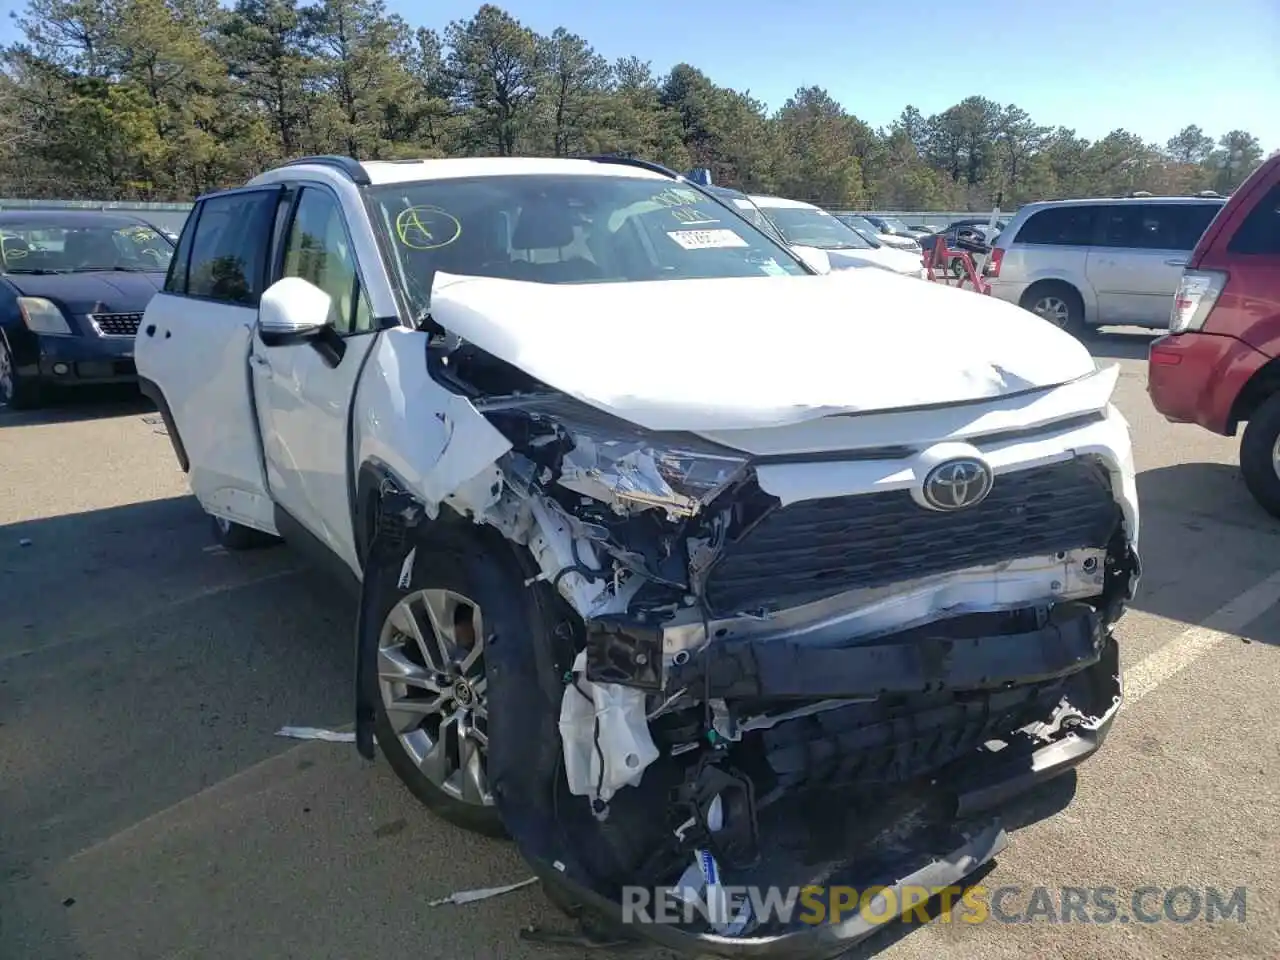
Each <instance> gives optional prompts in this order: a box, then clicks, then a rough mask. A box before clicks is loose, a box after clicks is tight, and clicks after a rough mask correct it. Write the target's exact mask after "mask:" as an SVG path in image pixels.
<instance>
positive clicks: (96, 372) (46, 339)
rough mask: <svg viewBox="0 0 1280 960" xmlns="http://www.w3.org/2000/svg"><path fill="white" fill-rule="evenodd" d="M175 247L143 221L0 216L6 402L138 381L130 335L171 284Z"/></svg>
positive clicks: (77, 214)
mask: <svg viewBox="0 0 1280 960" xmlns="http://www.w3.org/2000/svg"><path fill="white" fill-rule="evenodd" d="M173 249H174V244H173V241H172V240H171V239H170V238H169V237H168V236H167V235H166V234H165V233H164V232H163V231H162V230H160V229H159V228H158V227H156V226H154V225H153V224H150V223H147V222H146V221H145V220H140V219H138V218H137V217H132V216H127V215H123V214H113V213H104V212H99V211H90V210H76V211H63V210H58V211H42V210H23V211H10V212H5V213H0V403H6V404H8V405H10V406H12V407H15V408H30V407H34V406H38V405H39V404H40V403H41V402H42V401H43V400H44V399H45V398H46V396H47V395H48V393H49V391H50V389H51V388H57V387H62V386H73V385H77V384H85V383H113V382H124V381H132V380H134V379H135V378H136V372H135V369H134V365H133V337H134V334H135V333H136V332H137V330H138V324H139V322H140V321H141V320H142V313H143V311H144V310H145V309H146V307H147V303H148V302H149V301H150V300H151V298H152V296H154V295H155V293H156V291H157V290H159V289H160V288H161V287H162V286H163V285H164V278H165V273H166V271H167V270H168V268H169V261H170V260H171V259H172V258H173Z"/></svg>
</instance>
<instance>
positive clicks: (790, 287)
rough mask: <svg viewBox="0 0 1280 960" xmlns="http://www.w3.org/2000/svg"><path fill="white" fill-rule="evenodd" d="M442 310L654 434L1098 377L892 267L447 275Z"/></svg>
mask: <svg viewBox="0 0 1280 960" xmlns="http://www.w3.org/2000/svg"><path fill="white" fill-rule="evenodd" d="M431 314H432V317H433V318H434V319H435V321H436V322H437V323H439V324H440V325H442V326H443V327H445V328H446V329H447V330H449V331H450V332H451V333H454V334H456V335H458V336H460V337H462V338H463V339H465V340H467V341H469V342H471V343H473V344H475V345H476V346H478V347H480V348H481V349H483V350H485V351H487V352H489V353H491V354H493V355H494V356H496V357H499V358H500V359H502V360H505V361H507V362H508V363H511V364H513V365H515V366H516V367H519V368H520V369H521V370H523V371H525V372H526V373H528V374H529V375H531V376H533V377H536V378H537V379H538V380H541V381H542V382H543V383H546V384H548V385H550V386H552V387H555V388H556V389H559V390H562V391H564V392H565V393H567V394H569V395H571V396H573V397H576V398H577V399H579V400H581V401H583V402H585V403H587V404H590V405H591V406H593V407H596V408H597V409H600V410H604V411H606V412H608V413H611V414H613V415H615V416H618V417H621V418H623V419H625V420H629V421H631V422H632V423H636V424H639V425H640V426H642V427H645V428H647V429H650V430H688V431H703V430H733V429H747V428H753V427H756V428H758V427H767V426H784V425H787V424H793V423H799V422H801V421H804V420H811V419H814V418H817V417H823V416H828V415H831V414H835V413H851V412H858V411H869V410H877V411H883V410H891V409H897V408H904V407H918V406H924V405H930V404H943V403H955V402H961V401H973V400H981V399H988V398H996V397H1000V396H1004V395H1007V394H1010V393H1020V392H1024V391H1027V390H1033V389H1036V388H1040V387H1048V386H1054V385H1057V384H1061V383H1065V382H1067V381H1070V380H1075V379H1077V378H1078V377H1082V376H1085V375H1087V374H1090V373H1092V372H1093V371H1094V369H1095V366H1094V362H1093V358H1092V357H1091V356H1090V355H1089V351H1088V350H1086V349H1085V347H1084V346H1083V345H1082V344H1081V343H1080V342H1079V341H1077V340H1076V339H1075V338H1073V337H1071V336H1070V335H1068V334H1066V333H1063V332H1062V331H1061V330H1058V329H1057V328H1055V327H1053V326H1051V325H1050V324H1048V323H1046V322H1045V321H1043V320H1041V319H1040V318H1039V317H1037V316H1035V315H1034V314H1031V313H1028V312H1027V311H1026V310H1023V309H1022V308H1020V307H1017V306H1014V305H1013V304H1009V303H1005V302H1004V301H1001V300H996V299H994V298H992V297H987V296H981V295H979V294H976V293H972V292H970V291H965V290H957V289H953V288H950V287H947V286H945V285H943V284H937V283H928V282H925V281H921V280H917V279H913V278H909V277H903V276H898V275H896V274H893V273H890V272H889V271H887V270H842V271H838V272H836V273H832V274H829V275H827V276H808V275H806V276H798V277H763V276H762V277H748V278H741V279H716V280H667V281H652V282H645V283H625V284H624V283H598V284H577V285H566V284H541V283H529V282H524V281H517V280H497V279H489V278H479V277H463V276H457V275H451V274H445V273H437V274H436V275H435V283H434V287H433V290H432V299H431Z"/></svg>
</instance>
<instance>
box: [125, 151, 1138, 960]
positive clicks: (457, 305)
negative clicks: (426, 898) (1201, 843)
mask: <svg viewBox="0 0 1280 960" xmlns="http://www.w3.org/2000/svg"><path fill="white" fill-rule="evenodd" d="M783 220H784V222H788V221H787V220H786V218H783ZM779 334H782V335H781V336H779ZM136 357H137V365H138V371H139V374H140V376H141V377H142V379H143V386H144V390H145V391H146V393H147V394H148V395H149V396H150V397H151V398H152V399H153V400H154V401H155V402H156V403H157V405H158V406H159V408H160V411H161V413H162V415H163V417H164V420H165V423H166V426H167V429H168V434H169V436H170V438H171V440H172V443H173V446H174V451H175V453H176V455H177V458H178V460H179V463H180V464H181V466H182V467H183V469H185V470H186V471H187V473H188V476H189V480H190V484H191V488H192V490H193V491H194V493H195V496H196V498H197V499H198V501H199V503H200V505H201V506H202V507H203V508H204V510H206V511H207V512H208V513H209V514H210V515H211V516H212V517H213V522H212V527H213V530H214V531H215V534H216V536H217V538H218V539H219V540H220V541H221V542H222V543H223V544H225V545H226V546H227V547H229V548H245V547H252V546H258V545H263V544H267V543H274V542H276V541H277V540H278V539H280V538H283V539H284V540H286V541H288V542H289V543H290V544H291V545H293V546H294V547H295V548H296V549H299V550H302V551H305V552H307V553H309V554H310V555H312V556H314V557H315V558H316V559H317V560H318V561H321V562H323V563H325V564H326V565H328V566H329V567H331V568H332V569H333V570H334V571H335V572H336V573H337V574H338V575H339V576H340V577H341V579H342V580H343V581H344V582H345V583H348V584H349V585H351V586H352V588H353V589H354V590H355V591H356V592H357V594H358V596H359V598H360V599H359V608H358V615H357V622H356V629H355V635H356V641H355V651H354V653H355V656H354V658H353V659H354V661H355V663H356V670H355V673H356V683H355V689H356V697H355V700H356V704H355V706H356V738H357V747H358V749H359V750H360V752H361V753H362V754H363V755H364V756H366V757H369V758H372V757H373V756H374V755H375V749H374V747H375V740H376V747H377V752H379V753H381V754H382V755H383V756H384V757H385V759H386V760H387V762H388V763H389V764H390V765H391V766H392V768H393V769H394V770H395V772H396V773H397V774H398V775H399V776H400V778H401V779H402V780H403V781H404V783H405V784H406V785H407V786H408V787H409V789H410V790H412V791H413V793H414V794H415V795H416V796H417V797H418V798H419V799H420V800H421V801H422V802H423V803H424V804H426V805H427V806H428V807H430V808H431V809H433V810H435V811H437V812H438V813H439V814H441V815H443V816H445V817H447V818H449V819H450V820H452V821H454V822H455V823H458V824H462V825H464V826H466V827H470V828H473V829H477V830H481V831H485V832H488V833H492V834H503V833H505V834H507V835H509V836H510V837H512V838H513V839H514V840H515V842H516V844H517V845H518V847H519V849H520V851H521V852H522V854H523V855H524V857H525V858H526V859H527V860H528V861H529V862H530V863H531V864H532V865H533V867H534V869H535V870H536V872H537V874H538V876H539V877H541V878H542V880H543V882H544V884H545V885H546V886H547V887H548V890H549V892H551V893H552V894H553V896H554V899H555V900H556V902H558V903H560V904H562V905H564V906H566V908H567V909H569V908H572V909H573V910H574V911H576V912H577V913H578V915H580V916H584V917H588V918H590V917H596V918H601V917H604V918H609V919H611V920H612V921H617V920H619V919H624V920H626V921H627V922H628V923H629V924H630V926H629V927H627V929H628V930H629V931H630V932H631V933H633V934H635V935H637V936H641V937H648V938H650V939H653V940H655V941H658V942H660V943H661V944H663V945H664V946H666V947H669V948H672V949H674V950H676V951H678V952H683V953H687V954H690V955H706V954H708V953H713V954H715V955H716V956H722V957H732V956H735V955H737V954H738V953H743V954H745V955H750V956H759V955H761V953H762V951H764V950H766V949H768V950H772V951H773V953H772V954H771V955H775V956H782V955H785V956H788V957H795V958H801V960H803V958H806V957H818V956H822V957H826V956H831V955H833V953H834V952H835V949H836V948H838V947H839V946H842V945H848V944H851V943H853V942H854V941H856V940H859V939H861V938H862V937H863V936H865V935H867V934H868V933H870V932H872V931H874V930H875V929H876V925H875V924H858V923H845V924H841V925H829V924H816V925H815V924H812V923H806V922H804V918H803V917H802V916H791V917H788V916H786V915H785V913H779V914H776V915H775V914H773V913H768V912H766V913H761V912H758V911H757V912H752V910H751V909H748V907H749V905H750V901H748V902H747V903H748V907H744V906H742V903H741V902H739V901H735V903H734V904H732V905H731V909H728V910H727V913H726V907H725V905H724V904H725V902H724V901H723V900H721V899H719V898H722V897H725V898H727V896H728V894H727V893H726V891H727V890H728V889H729V888H728V887H727V886H726V885H724V884H720V883H717V882H716V879H715V874H716V872H717V871H718V870H719V869H721V868H723V870H724V876H725V877H726V878H727V879H728V881H729V882H730V883H732V884H740V885H746V886H751V887H755V888H766V887H776V886H778V885H785V886H787V887H790V886H792V885H795V884H810V883H817V884H826V883H841V884H850V885H856V886H858V887H859V888H865V885H866V884H867V883H868V882H872V881H875V882H883V879H884V878H883V874H882V873H880V872H879V871H880V870H881V869H885V870H893V871H894V873H893V877H896V878H898V880H897V888H895V890H896V891H897V892H901V891H902V890H905V889H906V887H907V886H913V887H917V888H918V887H919V886H922V885H926V884H927V885H929V886H930V887H937V886H947V885H949V884H952V883H959V882H961V880H962V878H963V877H964V876H965V875H967V874H968V873H970V872H972V871H973V870H975V869H977V868H978V867H979V866H980V865H982V864H983V863H985V862H987V861H989V860H990V859H991V858H992V857H993V856H994V855H995V854H996V853H998V852H999V851H1000V850H1001V849H1003V847H1004V845H1005V843H1006V838H1005V834H1004V832H1003V830H1002V829H1001V827H1000V825H999V821H998V819H996V818H995V816H994V814H995V813H996V812H997V811H998V810H999V809H1000V807H1001V806H1002V805H1003V804H1004V803H1005V802H1006V801H1007V800H1008V799H1009V798H1011V797H1012V796H1014V795H1016V794H1019V793H1021V792H1023V791H1025V790H1026V789H1028V788H1029V787H1031V786H1032V785H1034V784H1036V783H1039V782H1040V781H1042V780H1044V779H1047V778H1049V777H1052V776H1054V775H1056V774H1058V773H1061V772H1063V771H1066V770H1068V769H1070V768H1071V767H1073V766H1075V765H1076V764H1078V763H1079V762H1081V761H1082V760H1084V759H1085V758H1086V757H1088V756H1090V755H1091V754H1092V753H1093V752H1094V751H1095V750H1096V749H1097V748H1098V746H1099V745H1100V744H1101V742H1102V740H1103V737H1104V736H1105V735H1106V733H1107V731H1108V729H1109V728H1110V726H1111V723H1112V720H1113V718H1114V717H1115V715H1116V712H1117V709H1118V707H1119V705H1120V699H1121V697H1120V681H1119V665H1118V664H1119V661H1118V652H1117V645H1116V640H1115V639H1114V637H1113V636H1112V630H1111V627H1112V624H1113V623H1114V622H1115V620H1116V619H1117V617H1119V616H1120V614H1121V612H1122V610H1123V609H1124V607H1125V605H1126V603H1127V601H1128V600H1129V599H1130V598H1131V597H1132V592H1133V589H1134V586H1135V584H1136V582H1137V577H1138V560H1137V553H1136V543H1137V535H1138V507H1137V499H1136V494H1135V488H1134V471H1133V460H1132V456H1131V450H1130V440H1129V433H1128V428H1127V425H1126V423H1125V421H1124V420H1123V418H1122V417H1121V416H1120V414H1119V413H1117V412H1116V410H1115V409H1114V408H1113V407H1112V405H1111V403H1110V397H1111V394H1112V391H1113V389H1114V388H1115V385H1116V380H1117V375H1118V368H1116V367H1109V368H1106V369H1098V368H1096V367H1095V364H1094V362H1093V360H1092V359H1091V357H1090V356H1089V353H1088V352H1087V351H1086V350H1085V348H1084V347H1083V346H1082V345H1081V344H1080V343H1078V342H1077V341H1075V340H1074V339H1073V338H1071V337H1069V336H1067V335H1066V334H1064V333H1062V332H1061V331H1059V330H1057V329H1055V328H1053V327H1051V326H1049V325H1048V324H1027V323H1026V322H1025V313H1024V312H1023V311H1022V310H1020V309H1019V308H1018V307H1016V306H1014V305H1012V304H1007V303H1003V302H1001V301H997V300H993V299H992V298H990V297H979V296H973V295H971V294H966V293H964V292H960V291H955V290H950V289H947V288H946V287H943V286H941V285H937V284H931V283H908V282H905V281H904V280H902V279H900V278H898V277H895V276H892V275H891V274H890V273H888V272H886V271H882V270H855V271H846V272H844V273H843V274H841V275H835V274H832V275H827V276H822V275H815V274H814V273H813V272H811V270H810V269H809V268H808V267H806V266H805V265H804V264H803V263H802V262H801V261H800V260H798V259H797V258H795V257H794V256H793V255H792V253H791V252H790V251H788V249H787V248H786V247H784V246H783V245H781V244H779V243H778V242H776V241H775V240H774V239H772V238H771V237H770V236H768V235H766V234H765V233H762V232H760V231H759V230H757V229H756V228H755V227H753V226H752V225H751V224H750V223H749V222H748V221H747V220H746V219H744V218H743V217H742V216H740V215H739V213H737V212H736V211H735V210H734V209H733V208H731V206H729V205H725V204H724V203H723V202H722V201H720V200H719V199H717V198H716V197H715V196H714V195H713V194H711V193H708V192H706V191H705V190H703V189H702V188H701V187H698V186H696V185H694V184H692V183H690V182H689V181H687V180H685V179H683V178H681V177H679V176H678V175H676V174H674V173H671V172H670V171H667V170H665V169H663V168H661V167H657V166H654V165H650V164H645V163H642V162H640V161H627V160H619V159H617V158H599V159H596V160H590V159H576V160H551V159H518V158H516V159H513V158H505V159H503V158H497V159H453V160H423V161H383V162H368V163H358V162H356V161H354V160H351V159H349V158H339V157H321V158H308V159H304V160H300V161H296V162H294V163H291V164H288V165H285V166H282V167H278V168H276V169H273V170H270V171H267V172H265V173H263V174H261V175H260V176H258V177H256V178H254V179H253V180H252V181H251V182H250V183H249V184H248V185H246V186H244V187H242V188H239V189H235V190H228V191H224V192H219V193H214V194H210V195H207V196H204V197H202V198H200V200H199V201H198V202H197V204H196V206H195V209H194V211H193V212H192V214H191V216H190V218H189V220H188V222H187V225H186V226H185V227H184V229H183V232H182V236H181V240H180V242H179V245H178V250H177V252H176V254H175V256H174V259H173V264H172V267H171V270H170V272H169V275H168V278H167V281H166V285H165V289H164V291H163V292H162V293H160V294H158V295H157V296H156V297H155V298H154V299H153V300H152V301H151V303H150V305H149V306H148V307H147V310H146V314H145V317H144V319H143V322H142V324H141V327H140V329H139V332H138V335H137V341H136ZM851 810H858V811H864V812H863V813H860V814H859V815H858V816H857V817H852V818H845V817H843V815H837V812H836V811H841V812H844V811H851ZM815 811H816V812H815ZM877 824H879V826H876V825H877ZM867 827H873V829H864V828H867ZM884 835H892V837H893V845H892V851H890V850H888V848H884V849H881V848H879V847H874V849H873V846H869V844H871V838H872V837H873V836H884ZM762 851H767V856H765V857H761V852H762ZM815 851H818V852H819V853H818V854H815ZM424 853H427V852H424V851H420V850H418V851H405V854H406V855H407V856H408V857H409V858H410V859H409V860H408V861H406V860H405V859H403V858H397V859H396V860H395V861H394V866H392V865H391V864H390V863H389V866H390V867H391V868H392V869H395V870H404V869H406V866H405V864H406V862H409V863H412V862H414V858H416V859H417V862H418V863H420V864H421V866H418V867H414V866H410V867H408V869H421V870H425V869H429V858H428V859H423V856H424ZM891 854H892V857H893V858H901V859H892V860H886V859H885V857H889V856H890V855H891ZM867 864H875V865H876V873H875V876H874V877H871V876H864V875H863V873H864V872H865V868H866V865H867ZM886 864H896V865H890V866H886ZM708 877H709V878H710V882H709V883H704V881H706V880H707V878H708ZM700 878H701V879H700ZM624 888H625V889H627V890H630V891H631V893H630V894H628V895H627V896H626V900H627V904H625V905H624V904H623V903H621V901H620V897H622V894H621V893H620V891H622V890H623V889H624ZM898 888H900V889H898ZM637 891H639V893H640V896H639V898H638V899H637V897H636V896H635V894H636V892H637ZM667 896H676V897H680V896H687V897H688V898H689V899H690V901H693V902H697V903H699V904H700V905H701V906H700V907H699V909H703V908H706V910H707V911H709V919H708V920H707V921H706V922H702V921H698V922H696V923H694V924H692V925H687V924H682V925H674V924H671V923H666V922H649V923H645V922H642V921H643V920H644V919H645V917H646V916H648V917H650V918H652V917H655V916H661V915H662V914H660V913H658V911H659V910H662V911H663V913H666V910H665V909H664V908H663V907H661V905H659V904H658V901H657V900H655V899H652V898H654V897H664V898H665V897H667ZM895 902H897V901H895ZM709 904H718V905H719V906H716V907H715V908H714V909H712V908H711V907H710V906H708V905H709ZM624 906H626V907H627V908H628V909H630V911H631V912H630V913H626V911H625V910H624ZM646 908H647V909H648V911H649V912H648V913H647V914H646V913H645V912H644V910H645V909H646ZM675 915H676V916H680V911H678V910H677V911H675Z"/></svg>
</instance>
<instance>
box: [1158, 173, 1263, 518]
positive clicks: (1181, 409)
mask: <svg viewBox="0 0 1280 960" xmlns="http://www.w3.org/2000/svg"><path fill="white" fill-rule="evenodd" d="M1169 330H1170V333H1169V335H1168V336H1164V337H1161V338H1160V339H1158V340H1156V341H1154V342H1153V343H1152V344H1151V353H1150V355H1149V357H1148V360H1147V368H1148V369H1147V373H1148V377H1147V390H1148V391H1149V393H1150V394H1151V401H1152V403H1154V404H1155V407H1156V409H1157V410H1159V411H1160V412H1161V413H1162V414H1164V415H1165V417H1166V418H1167V419H1169V420H1173V421H1175V422H1179V423H1198V424H1200V426H1202V427H1204V428H1206V429H1208V430H1212V431H1213V432H1214V433H1220V434H1222V435H1223V436H1227V437H1232V436H1235V433H1236V429H1237V427H1238V426H1239V425H1240V424H1241V423H1247V426H1246V427H1245V429H1244V436H1243V438H1241V441H1240V472H1241V473H1242V474H1243V475H1244V480H1245V484H1246V485H1247V486H1248V487H1249V491H1250V492H1251V493H1252V494H1253V496H1254V498H1255V499H1256V500H1257V501H1258V503H1260V504H1261V505H1262V506H1263V507H1264V508H1265V509H1266V510H1267V511H1269V512H1270V513H1272V514H1274V515H1275V516H1277V517H1280V152H1278V153H1276V154H1273V155H1272V156H1271V157H1270V158H1268V159H1267V160H1266V161H1265V162H1264V163H1263V164H1262V166H1261V167H1259V168H1258V169H1257V170H1255V171H1254V173H1253V175H1252V176H1250V177H1249V179H1248V180H1246V181H1245V182H1244V184H1242V185H1241V186H1240V188H1239V189H1238V190H1236V192H1235V193H1234V194H1233V195H1232V196H1231V199H1230V200H1228V201H1227V203H1226V205H1225V206H1224V207H1223V208H1222V210H1221V211H1219V213H1218V215H1217V216H1216V217H1215V218H1214V219H1213V221H1212V222H1211V223H1210V224H1209V226H1208V227H1207V228H1206V229H1205V232H1204V234H1203V236H1201V237H1200V242H1199V243H1198V244H1197V245H1196V248H1195V250H1194V251H1193V252H1192V254H1191V259H1190V260H1188V261H1187V266H1186V269H1185V270H1183V273H1182V282H1181V283H1180V284H1179V285H1178V293H1177V295H1176V297H1175V298H1174V303H1173V315H1172V316H1171V318H1170V321H1169Z"/></svg>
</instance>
